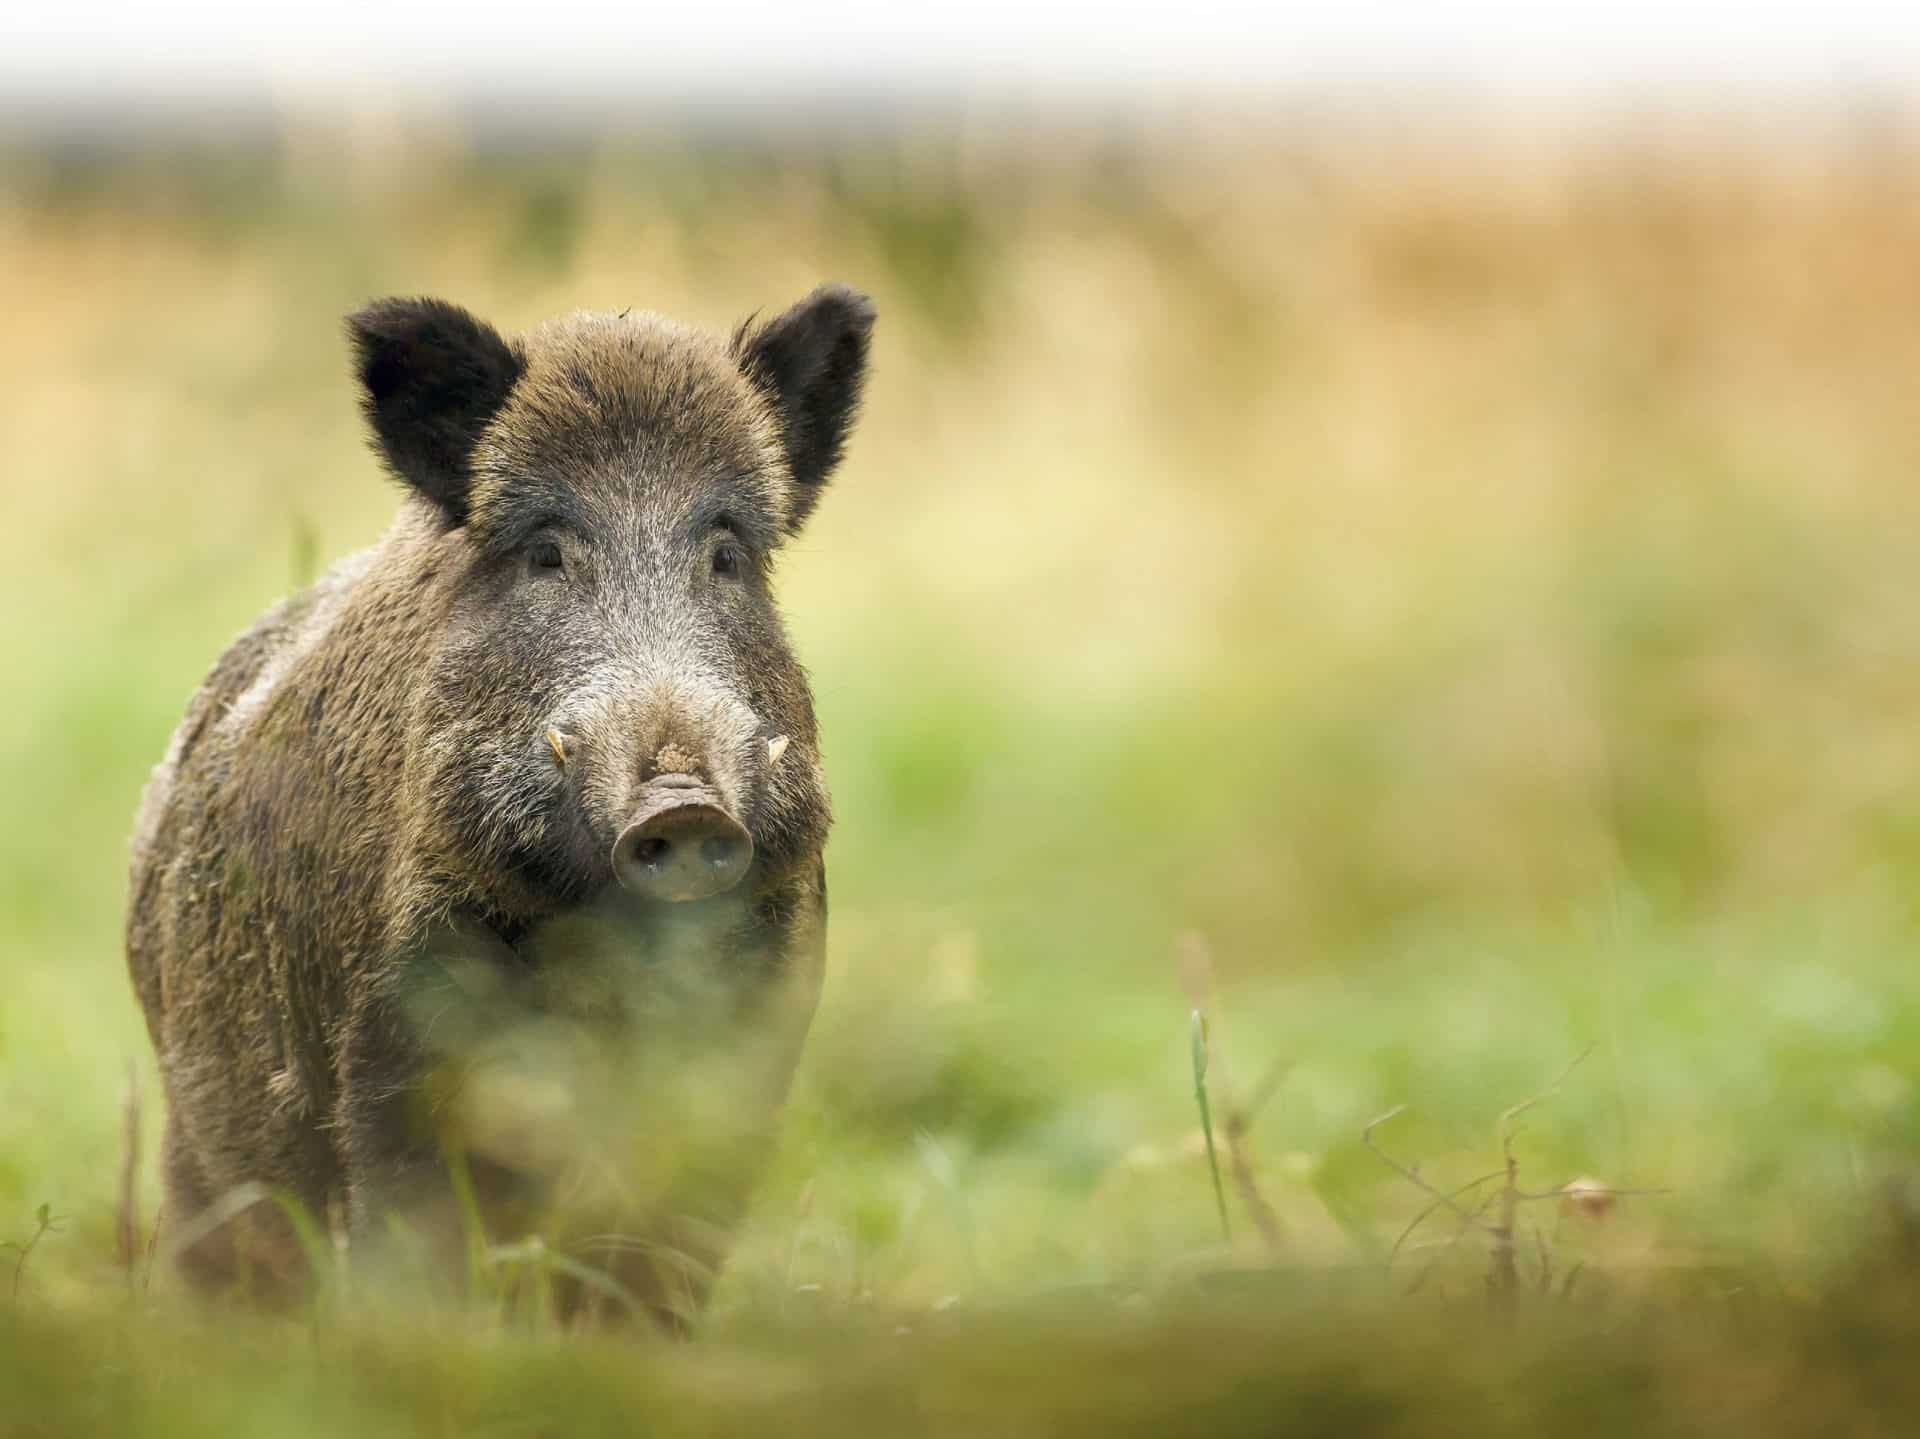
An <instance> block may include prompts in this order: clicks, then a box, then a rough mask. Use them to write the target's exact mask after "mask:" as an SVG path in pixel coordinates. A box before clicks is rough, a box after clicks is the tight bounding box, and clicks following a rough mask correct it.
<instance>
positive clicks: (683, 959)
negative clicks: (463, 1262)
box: [127, 288, 872, 1317]
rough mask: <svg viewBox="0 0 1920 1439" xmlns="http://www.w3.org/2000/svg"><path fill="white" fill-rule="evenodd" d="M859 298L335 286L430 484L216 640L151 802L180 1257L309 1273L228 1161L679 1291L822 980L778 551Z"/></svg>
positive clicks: (818, 811)
mask: <svg viewBox="0 0 1920 1439" xmlns="http://www.w3.org/2000/svg"><path fill="white" fill-rule="evenodd" d="M871 320H872V314H871V310H870V308H869V307H868V305H867V303H866V302H865V300H864V299H863V298H862V297H860V296H857V295H855V294H853V293H851V292H849V291H845V290H841V289H834V288H829V289H824V290H821V291H819V292H816V294H815V295H813V296H812V297H810V298H809V299H808V300H806V301H803V302H802V303H801V304H800V305H797V306H795V307H794V308H793V309H792V310H790V311H788V312H787V313H785V314H784V315H781V316H780V317H779V318H777V319H775V320H773V321H771V322H770V323H768V324H766V325H763V326H759V327H743V328H742V329H741V331H740V332H738V333H737V334H736V335H735V336H734V337H733V338H732V340H731V342H726V341H722V340H719V339H716V338H712V337H708V336H704V335H700V334H698V333H696V332H692V331H688V330H684V329H681V328H679V327H677V326H674V325H671V324H669V323H668V322H665V321H663V320H660V319H658V318H657V317H652V316H630V315H624V314H623V315H620V316H593V315H579V316H574V317H571V318H569V319H566V320H562V321H558V322H553V323H551V324H549V325H547V326H545V327H543V328H542V329H540V330H537V331H535V332H534V333H533V334H532V335H530V336H528V337H527V338H526V339H524V340H515V341H507V340H505V339H503V338H501V337H500V336H499V335H498V334H496V333H495V332H494V331H493V330H491V329H490V328H489V327H487V326H485V325H484V324H482V323H481V322H479V321H477V320H475V319H473V318H472V317H471V316H469V315H467V314H466V313H465V312H464V311H461V310H457V309H455V308H454V307H452V306H448V305H444V304H441V303H440V302H437V301H385V302H381V303H379V304H376V305H373V306H369V307H368V308H367V309H366V310H363V311H361V312H360V313H359V314H357V315H356V316H354V317H352V319H351V320H350V321H349V333H350V337H351V339H352V341H353V344H354V350H355V355H356V359H357V362H358V373H359V379H360V381H361V384H362V387H363V391H364V402H365V407H366V411H367V414H368V417H369V421H370V424H371V427H372V430H373V433H374V437H375V442H376V445H377V447H378V448H379V450H380V451H381V452H382V454H383V456H384V457H385V459H386V461H387V463H388V465H389V466H390V468H391V469H392V470H393V471H394V472H395V474H396V475H397V477H398V478H399V479H400V480H401V481H402V482H403V483H404V484H405V485H406V486H407V487H408V490H409V495H408V498H407V500H406V501H405V503H404V504H403V506H402V508H401V511H400V513H399V515H398V517H397V518H396V520H395V522H394V524H393V526H392V527H391V529H390V530H389V531H388V533H387V534H386V536H385V537H384V538H383V539H382V540H381V541H380V542H379V544H377V545H376V546H375V547H374V548H372V549H371V550H368V551H366V552H364V553H362V554H359V555H356V556H354V557H352V558H351V559H349V560H347V561H345V562H343V563H341V564H340V565H338V566H336V567H335V568H334V569H333V570H332V571H330V572H329V573H328V574H327V575H325V576H324V577H323V578H322V579H321V580H320V581H319V582H318V583H316V584H315V585H313V586H312V587H311V588H309V589H308V590H306V591H305V592H303V593H301V594H299V595H297V596H295V597H294V598H292V599H290V600H288V601H286V602H285V603H283V604H282V605H280V606H279V607H278V608H276V609H274V610H273V611H271V612H270V613H268V614H267V615H266V616H265V617H264V618H262V619H261V620H260V621H259V622H258V623H257V624H256V625H255V626H254V627H253V628H252V629H251V630H250V631H249V632H248V633H247V634H246V635H245V636H243V637H242V638H241V639H240V640H239V641H237V642H236V643H235V644H234V645H233V647H232V648H231V649H229V650H228V651H227V653H226V654H225V655H224V656H222V658H221V659H220V661H219V663H218V664H217V665H216V666H215V667H214V669H213V672H212V673H211V674H210V675H209V676H208V678H207V680H206V682H205V684H204V685H203V686H202V688H201V689H200V691H199V692H198V693H197V694H196V695H195V696H194V698H193V700H192V702H191V703H190V705H189V707H188V711H187V714H186V717H185V719H184V721H183V722H182V724H181V726H180V728H179V729H178V731H177V732H176V734H175V736H174V739H173V743H172V746H171V748H170V750H169V752H168V755H167V757H166V759H165V760H164V762H163V763H162V764H161V766H160V767H159V768H158V769H157V770H156V772H155V775H154V778H153V780H152V782H151V783H150V785H149V787H148V791H147V794H146V797H145V800H144V802H143V805H142V808H141V813H140V816H139V819H138V821H137V824H136V831H135V835H134V843H133V856H132V873H131V886H130V907H129V916H128V927H127V948H128V958H129V964H130V968H131V970H132V974H133V979H134V984H135V987H136V990H137V991H138V994H139V997H140V1000H141V1003H142V1006H143V1008H144V1010H145V1013H146V1018H147V1023H148V1028H149V1032H150V1033H151V1035H152V1038H153V1042H154V1045H155V1049H156V1051H157V1053H158V1056H159V1060H160V1066H161V1072H162V1077H163V1082H164V1086H165V1091H166V1098H167V1104H168V1117H167V1131H166V1138H165V1143H164V1170H165V1174H164V1177H165V1185H166V1191H167V1201H166V1202H167V1214H168V1216H169V1221H170V1227H171V1228H172V1230H173V1232H174V1233H175V1234H176V1235H177V1236H179V1240H178V1242H180V1244H181V1249H182V1253H181V1257H182V1261H183V1265H184V1267H185V1268H186V1270H187V1272H188V1273H189V1275H190V1276H191V1277H193V1278H194V1279H196V1280H197V1281H199V1282H200V1283H202V1284H204V1285H208V1286H224V1285H231V1284H233V1283H235V1282H236V1281H238V1280H244V1281H246V1282H247V1283H248V1284H249V1285H250V1286H251V1287H253V1288H254V1289H255V1290H256V1291H259V1292H262V1293H266V1294H284V1293H289V1292H295V1291H297V1290H298V1288H299V1286H300V1285H301V1283H302V1282H303V1280H304V1277H305V1262H304V1259H303V1257H302V1254H301V1251H300V1249H299V1247H298V1245H297V1244H296V1242H295V1233H294V1230H293V1227H292V1226H291V1225H290V1224H289V1222H288V1221H287V1219H286V1218H285V1208H286V1207H285V1206H284V1205H281V1204H255V1205H253V1206H251V1207H250V1208H247V1209H246V1210H245V1211H244V1212H243V1213H239V1214H236V1215H233V1216H231V1217H228V1218H225V1219H224V1220H223V1219H222V1214H223V1212H224V1211H223V1208H222V1206H223V1202H224V1203H226V1204H227V1207H232V1205H231V1202H230V1196H234V1195H236V1194H245V1193H247V1192H258V1191H249V1190H248V1189H247V1186H264V1187H266V1188H267V1189H269V1190H272V1191H274V1192H276V1193H277V1194H278V1195H279V1196H283V1197H284V1198H286V1199H291V1200H292V1201H295V1202H296V1203H297V1205H298V1206H299V1207H301V1208H304V1209H305V1210H306V1211H307V1212H308V1214H310V1215H311V1216H313V1217H314V1218H315V1220H316V1222H327V1221H331V1222H333V1223H335V1224H336V1225H338V1226H340V1227H342V1228H344V1229H345V1230H346V1231H347V1232H348V1233H349V1234H350V1235H351V1236H352V1237H353V1239H354V1241H355V1243H356V1247H360V1248H365V1249H367V1250H369V1251H372V1250H374V1249H376V1248H377V1247H378V1245H379V1242H380V1241H381V1240H382V1238H383V1236H386V1235H389V1234H392V1233H396V1232H398V1233H403V1234H411V1235H413V1236H415V1237H416V1238H419V1239H421V1240H422V1241H423V1242H424V1245H425V1247H426V1248H427V1249H428V1250H429V1251H430V1252H437V1253H439V1254H441V1255H443V1256H444V1257H445V1259H446V1261H447V1262H449V1263H451V1262H453V1256H455V1255H456V1254H458V1253H459V1252H460V1251H461V1249H462V1246H463V1245H466V1244H468V1243H470V1242H471V1241H472V1239H473V1235H472V1233H471V1232H470V1231H471V1229H472V1226H473V1224H474V1223H475V1215H474V1214H473V1212H472V1209H471V1206H470V1205H469V1203H468V1199H467V1198H466V1197H465V1196H468V1195H470V1196H471V1200H472V1201H473V1202H474V1203H477V1205H478V1208H479V1216H478V1218H479V1220H480V1222H482V1223H483V1224H484V1227H485V1231H486V1232H487V1233H488V1234H489V1235H490V1236H492V1237H493V1238H494V1239H495V1240H500V1239H511V1238H515V1237H518V1236H519V1235H521V1234H529V1233H540V1234H541V1235H542V1236H543V1237H545V1238H547V1239H549V1240H550V1241H552V1242H555V1243H558V1244H561V1245H565V1246H568V1247H571V1248H574V1249H576V1250H579V1251H580V1258H581V1262H583V1263H587V1264H591V1265H593V1266H595V1267H597V1268H599V1269H601V1270H602V1271H603V1272H604V1273H606V1274H607V1275H608V1276H609V1277H610V1278H611V1280H612V1283H610V1284H608V1285H606V1286H603V1287H602V1288H603V1290H604V1292H607V1293H616V1294H620V1295H624V1296H625V1297H626V1298H627V1299H629V1300H630V1301H631V1302H632V1303H634V1304H636V1305H639V1306H643V1307H646V1308H649V1309H651V1310H653V1311H654V1312H655V1313H656V1314H660V1315H663V1316H678V1317H684V1316H685V1314H686V1313H687V1311H688V1310H689V1309H690V1308H691V1307H693V1306H697V1304H698V1302H699V1299H700V1297H701V1296H702V1295H703V1294H704V1291H705V1288H706V1285H707V1283H708V1282H709V1281H710V1279H711V1277H712V1274H713V1271H714V1268H715V1266H716V1265H717V1264H718V1262H719V1260H720V1258H721V1257H722V1255H723V1254H724V1250H725V1244H726V1236H727V1232H728V1230H729V1228H730V1227H731V1226H732V1224H733V1223H734V1222H735V1220H736V1219H737V1217H738V1212H739V1209H740V1206H741V1204H742V1202H743V1199H744V1196H745V1194H746V1192H747V1188H748V1186H749V1185H750V1183H751V1180H752V1178H753V1176H754V1173H755V1171H756V1169H757V1168H758V1165H759V1161H760V1157H761V1155H762V1153H763V1151H764V1149H765V1146H766V1144H767V1141H768V1137H769V1134H770V1129H771V1125H772V1122H773V1119H774V1117H775V1115H776V1113H777V1111H778V1109H779V1106H780V1103H781V1100H782V1098H783V1096H784V1093H785V1090H786V1087H787V1083H788V1079H789V1077H790V1075H791V1072H792V1068H793V1065H794V1063H795V1061H796V1060H797V1056H798V1052H799V1047H800V1043H801V1040H802V1038H803V1036H804V1034H805V1031H806V1027H807V1024H808V1021H809V1018H810V1016H811V1013H812V1009H813V1004H814V999H815V996H816V994H817V990H818V985H819V979H820V970H821V956H822V950H823V945H824V937H825V917H826V887H825V870H824V864H823V861H822V854H823V850H824V846H825V842H826V836H827V830H828V826H829V822H830V815H829V807H828V801H827V795H826V789H825V785H824V782H823V780H822V777H821V772H820V767H819V758H818V746H817V740H816V734H815V725H814V715H813V706H812V700H811V696H810V693H809V691H808V687H807V683H806V679H805V675H804V673H803V672H802V670H801V669H800V667H799V664H798V663H797V661H796V660H795V658H794V656H793V654H792V651H791V649H790V647H789V646H788V643H787V640H786V637H785V634H784V631H783V628H782V626H781V623H780V619H779V615H778V612H777V610H776V608H775V605H774V602H773V596H772V590H771V563H772V558H773V555H774V553H775V551H776V550H777V549H778V547H779V545H780V544H781V542H782V541H783V540H784V539H786V538H787V537H789V536H790V535H792V534H793V533H795V532H796V531H797V530H798V528H799V527H800V525H801V524H802V523H803V522H804V521H805V519H806V518H807V516H808V514H809V513H810V512H811V510H812V508H813V506H814V504H815V502H816V501H817V499H818V495H819V491H820V489H821V488H822V487H823V485H824V484H825V482H826V479H827V476H828V474H829V473H830V472H831V471H832V469H833V468H834V466H835V464H836V463H837V461H838V459H839V455H840V451H841V447H842V444H843V441H844V438H845V434H846V431H847V429H848V427H849V425H850V423H851V419H852V415H853V412H854V409H855V407H856V405H857V402H858V398H859V391H860V386H861V382H862V378H863V375H864V368H865V358H866V347H867V336H868V332H869V328H870V325H871ZM595 1243H597V1244H599V1245H600V1246H601V1249H600V1252H597V1253H596V1252H592V1246H593V1244H595ZM416 1247H418V1246H416Z"/></svg>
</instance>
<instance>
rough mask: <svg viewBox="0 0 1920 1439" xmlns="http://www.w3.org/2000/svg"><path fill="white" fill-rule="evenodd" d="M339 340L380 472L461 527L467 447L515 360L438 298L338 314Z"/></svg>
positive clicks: (514, 376) (520, 364) (500, 398)
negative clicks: (346, 345)
mask: <svg viewBox="0 0 1920 1439" xmlns="http://www.w3.org/2000/svg"><path fill="white" fill-rule="evenodd" d="M347 336H348V338H349V339H351V340H352V342H353V353H354V362H355V369H356V370H357V371H358V373H359V377H360V386H361V389H362V391H363V392H364V393H363V395H362V397H361V407H362V408H363V409H364V410H365V412H366V416H367V423H368V424H369V425H370V426H372V428H373V436H374V439H375V440H376V441H377V442H378V444H379V447H380V452H381V454H382V455H383V456H384V457H385V458H386V462H387V466H388V468H390V469H391V470H392V471H393V473H394V474H395V475H396V476H397V477H398V478H399V479H401V480H402V481H404V482H405V483H406V484H408V485H411V486H412V487H413V488H414V489H416V490H418V491H419V492H420V493H421V494H423V495H425V496H426V497H427V498H428V499H430V500H432V501H433V502H434V503H435V504H437V505H439V506H440V508H441V509H442V510H444V511H445V512H446V514H447V517H448V519H450V520H451V521H452V522H453V523H454V524H456V525H461V524H465V523H466V519H467V486H468V484H469V482H470V481H471V480H472V478H473V470H472V461H473V447H474V444H475V442H476V441H477V440H478V439H479V438H480V431H481V430H482V429H483V428H484V427H485V425H486V423H487V421H488V420H490V419H492V418H493V416H494V413H495V411H497V410H498V409H499V408H500V406H501V405H502V404H503V403H504V402H505V401H506V398H507V394H508V392H509V391H510V390H512V389H513V386H514V383H515V382H516V381H517V380H519V378H520V374H521V371H522V370H523V369H525V361H524V360H523V359H522V357H521V355H520V353H519V352H518V351H517V350H516V349H515V348H514V347H513V346H511V345H509V344H508V343H507V342H506V341H505V340H503V339H501V338H500V333H499V331H497V330H495V329H494V328H493V326H491V325H489V324H487V323H486V322H484V321H482V320H478V319H475V318H474V317H473V316H472V315H470V314H468V313H467V312H466V311H465V310H463V309H461V308H460V307H459V306H458V305H449V304H448V303H446V301H444V300H427V299H420V300H404V299H389V300H375V301H374V302H373V303H372V304H370V305H368V306H367V307H366V308H365V309H363V310H359V311H357V312H355V313H354V314H352V315H349V316H348V317H347Z"/></svg>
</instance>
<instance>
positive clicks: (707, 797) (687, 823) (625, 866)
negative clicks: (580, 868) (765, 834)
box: [613, 774, 753, 901]
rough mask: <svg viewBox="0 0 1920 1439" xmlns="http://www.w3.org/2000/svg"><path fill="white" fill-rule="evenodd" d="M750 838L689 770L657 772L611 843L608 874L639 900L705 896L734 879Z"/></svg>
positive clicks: (749, 850)
mask: <svg viewBox="0 0 1920 1439" xmlns="http://www.w3.org/2000/svg"><path fill="white" fill-rule="evenodd" d="M752 862H753V837H752V836H751V835H749V834H748V833H747V831H746V829H745V828H744V827H743V826H742V825H741V823H740V821H739V820H737V819H735V818H734V817H733V816H732V815H730V814H728V813H727V812H726V810H725V809H723V808H722V807H721V805H720V797H719V796H718V795H717V794H716V793H715V792H714V791H713V790H712V789H710V788H708V787H707V786H706V785H704V784H702V783H701V782H700V781H699V780H697V779H695V778H694V777H693V776H692V775H683V774H667V775H661V776H660V777H659V778H657V779H655V780H654V781H653V782H652V783H651V784H649V785H647V787H646V788H645V789H644V790H642V791H641V801H640V808H639V810H638V811H637V812H636V813H635V815H634V816H633V818H632V819H631V820H630V821H628V823H627V827H626V828H625V829H623V830H622V831H621V832H620V838H619V839H617V840H615V841H614V845H613V873H614V877H615V878H616V879H618V880H619V881H620V884H621V886H622V887H623V888H624V889H626V890H628V891H629V892H631V893H633V894H637V895H639V896H640V897H641V898H642V899H664V900H674V901H680V900H690V899H707V898H710V897H711V896H713V895H716V894H725V893H726V892H727V891H728V890H730V889H732V888H733V887H734V886H735V885H737V884H739V883H740V881H741V879H743V878H744V877H745V875H746V873H747V866H748V865H750V864H751V863H752Z"/></svg>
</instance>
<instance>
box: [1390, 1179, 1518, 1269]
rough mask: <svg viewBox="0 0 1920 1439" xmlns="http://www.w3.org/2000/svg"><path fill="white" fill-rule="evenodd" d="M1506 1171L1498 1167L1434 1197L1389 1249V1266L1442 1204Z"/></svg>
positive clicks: (1451, 1244)
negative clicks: (1449, 1192)
mask: <svg viewBox="0 0 1920 1439" xmlns="http://www.w3.org/2000/svg"><path fill="white" fill-rule="evenodd" d="M1504 1173H1506V1171H1505V1170H1503V1169H1496V1170H1495V1171H1494V1172H1493V1173H1491V1174H1483V1175H1481V1176H1480V1177H1479V1178H1478V1179H1469V1180H1468V1181H1467V1182H1466V1183H1465V1184H1463V1185H1461V1186H1460V1187H1459V1188H1458V1189H1456V1190H1454V1191H1453V1193H1452V1194H1442V1195H1439V1196H1437V1197H1436V1198H1435V1199H1434V1201H1433V1203H1431V1204H1429V1205H1428V1206H1427V1207H1426V1208H1425V1209H1423V1210H1421V1211H1420V1212H1419V1213H1418V1214H1416V1215H1414V1216H1413V1221H1412V1222H1411V1223H1410V1224H1408V1225H1407V1227H1406V1228H1405V1229H1403V1230H1401V1231H1400V1237H1399V1238H1398V1239H1396V1240H1394V1241H1393V1248H1392V1249H1390V1250H1388V1251H1387V1268H1389V1269H1391V1268H1393V1261H1394V1260H1395V1259H1396V1258H1397V1257H1398V1256H1399V1254H1400V1250H1401V1248H1402V1247H1403V1246H1404V1245H1405V1244H1406V1242H1407V1241H1408V1240H1409V1239H1411V1238H1412V1237H1413V1232H1414V1230H1416V1229H1418V1228H1419V1227H1420V1226H1421V1225H1422V1224H1425V1223H1426V1222H1427V1220H1429V1219H1430V1218H1432V1217H1433V1214H1434V1212H1435V1211H1436V1210H1438V1209H1439V1208H1440V1206H1441V1205H1443V1204H1446V1203H1448V1202H1449V1201H1451V1200H1455V1199H1458V1198H1460V1197H1461V1196H1462V1195H1464V1194H1466V1193H1467V1192H1468V1191H1469V1190H1473V1189H1478V1188H1479V1187H1480V1186H1481V1185H1483V1184H1491V1183H1492V1182H1493V1181H1494V1180H1496V1179H1498V1178H1500V1176H1501V1175H1502V1174H1504ZM1485 1207H1486V1204H1485V1201H1482V1203H1481V1205H1480V1208H1481V1209H1484V1208H1485ZM1474 1212H1475V1213H1476V1214H1477V1213H1479V1210H1478V1209H1476V1210H1475V1211H1474ZM1465 1232H1466V1231H1465V1230H1464V1229H1463V1230H1462V1231H1461V1233H1465ZM1458 1239H1459V1236H1458V1235H1456V1236H1455V1237H1454V1239H1453V1240H1450V1241H1448V1245H1447V1247H1448V1248H1452V1247H1453V1245H1454V1244H1455V1243H1457V1242H1458Z"/></svg>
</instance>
